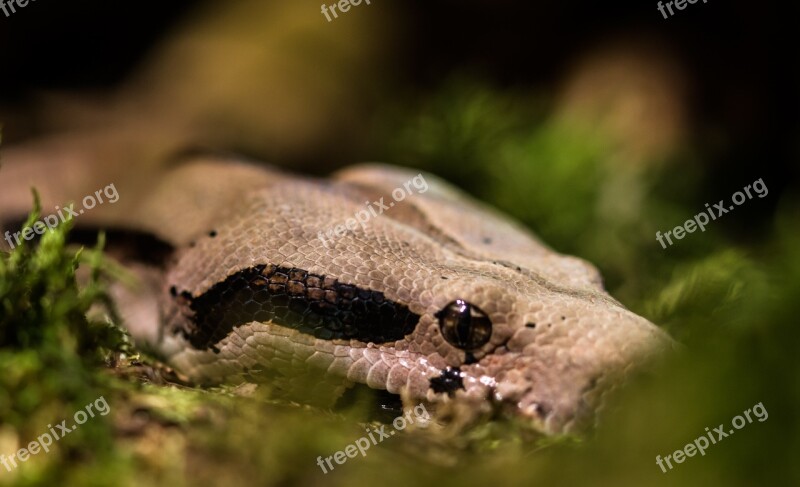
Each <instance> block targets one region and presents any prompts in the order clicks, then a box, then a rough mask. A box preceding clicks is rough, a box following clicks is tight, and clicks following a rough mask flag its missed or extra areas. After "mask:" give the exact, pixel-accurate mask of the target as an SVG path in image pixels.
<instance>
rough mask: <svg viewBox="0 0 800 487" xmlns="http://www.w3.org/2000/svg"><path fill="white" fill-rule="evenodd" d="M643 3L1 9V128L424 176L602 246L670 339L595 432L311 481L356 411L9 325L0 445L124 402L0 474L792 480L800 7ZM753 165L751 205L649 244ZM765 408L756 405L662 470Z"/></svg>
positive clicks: (626, 299)
mask: <svg viewBox="0 0 800 487" xmlns="http://www.w3.org/2000/svg"><path fill="white" fill-rule="evenodd" d="M657 3H658V2H632V1H616V2H601V3H590V2H584V3H578V2H574V1H559V2H556V1H549V0H547V1H536V2H521V1H511V0H495V1H492V2H489V1H488V0H462V1H454V0H453V1H446V0H441V1H425V2H423V1H421V0H409V1H405V2H402V3H400V2H388V1H385V0H372V2H371V4H369V5H367V4H365V3H362V4H361V5H359V6H357V7H352V8H351V9H350V10H349V11H348V12H347V13H342V14H340V15H339V18H337V19H334V20H333V21H331V22H328V21H327V20H326V18H325V16H323V15H322V13H321V12H320V3H319V2H316V3H315V2H310V1H305V0H303V1H295V0H291V1H289V0H282V1H246V0H236V1H230V2H225V3H224V4H221V3H219V2H202V1H189V0H176V1H173V2H169V3H166V4H143V3H121V4H113V3H109V2H100V1H97V0H86V1H80V0H74V1H71V2H54V1H53V0H38V1H37V2H31V3H29V4H28V6H27V7H25V8H17V12H16V13H14V14H12V15H10V16H8V17H5V16H3V15H2V14H0V73H2V75H0V123H2V136H3V145H4V146H14V145H17V144H29V145H35V144H38V143H40V141H43V140H53V139H57V140H59V141H61V143H63V144H64V146H63V147H65V148H66V149H65V150H69V148H71V147H76V146H80V147H81V149H85V150H86V151H88V153H89V154H94V155H95V156H96V157H97V158H101V157H102V158H103V160H106V161H108V164H112V165H113V164H119V165H121V166H127V167H132V168H136V167H142V168H144V167H149V166H150V165H153V164H158V163H159V161H163V160H165V159H167V158H169V157H170V156H171V155H174V154H175V153H179V152H180V151H182V150H185V149H187V148H193V149H195V148H199V149H209V150H225V151H231V152H236V153H240V154H243V155H246V156H250V157H253V158H256V159H258V160H263V161H265V162H266V163H269V164H274V165H278V166H282V167H285V168H288V169H291V170H294V171H298V172H305V173H312V174H318V175H325V174H327V173H330V172H332V171H333V170H335V169H337V168H340V167H343V166H345V165H348V164H351V163H354V162H361V161H384V162H390V163H394V164H400V165H406V166H411V167H417V168H421V169H425V170H428V171H431V172H434V173H436V174H438V175H440V176H442V177H444V178H445V179H447V180H449V181H451V182H453V183H455V184H457V185H458V186H460V187H461V188H463V189H464V190H466V191H468V192H469V193H471V194H473V195H474V196H476V197H477V198H479V199H482V200H484V201H486V202H488V203H490V204H492V205H494V206H497V207H498V208H500V209H502V210H503V211H504V212H506V213H508V214H510V215H512V216H514V217H515V218H517V219H519V220H520V221H522V222H524V223H525V224H526V225H527V226H528V227H530V228H531V229H532V230H533V231H534V232H536V233H537V234H538V235H539V236H540V237H542V239H543V240H544V241H545V242H547V243H548V244H550V245H551V246H552V247H553V248H555V249H556V250H558V251H560V252H564V253H568V254H573V255H577V256H580V257H583V258H585V259H587V260H589V261H591V262H593V263H594V264H595V265H597V266H598V267H599V268H600V270H601V272H602V274H603V276H604V278H605V282H606V287H607V288H608V289H609V291H610V292H611V293H612V294H613V295H614V296H615V297H617V298H618V299H620V300H621V301H622V302H623V303H624V304H625V305H626V306H628V307H629V308H631V309H632V310H634V311H635V312H637V313H639V314H642V315H643V316H646V317H647V318H648V319H650V320H651V321H653V322H655V323H657V324H659V325H661V326H663V327H664V328H665V329H666V330H667V331H669V332H670V333H671V334H672V335H673V336H674V337H675V338H676V339H678V340H679V341H680V342H681V343H683V345H684V347H685V349H684V350H683V352H682V353H681V355H680V356H679V357H676V358H675V359H673V360H672V361H671V362H670V363H668V364H665V365H664V366H663V367H662V368H661V369H659V370H658V371H657V373H656V374H654V375H653V376H651V377H647V378H643V379H641V380H640V382H638V383H636V384H635V385H634V386H632V387H630V388H628V389H627V390H626V391H625V392H624V394H623V397H621V398H620V399H619V404H617V405H616V407H614V408H611V410H609V411H608V413H607V418H606V419H605V421H604V422H603V423H602V425H601V426H600V427H599V428H598V429H597V431H595V432H593V433H592V435H591V436H590V437H589V438H582V439H574V438H565V439H561V438H560V439H555V440H551V439H541V438H529V437H527V436H526V435H521V434H519V433H518V432H516V431H515V430H514V428H513V427H512V426H511V425H498V424H492V425H484V426H483V427H481V428H477V429H475V430H474V431H470V432H468V433H464V434H460V435H453V436H449V437H446V438H439V437H427V436H424V435H423V436H415V435H404V436H403V437H398V438H393V439H392V443H387V444H386V445H382V446H381V448H379V449H377V448H376V449H374V450H371V451H370V453H369V455H368V456H367V457H366V458H363V459H362V458H359V460H358V461H355V460H353V461H350V462H348V463H347V464H346V465H344V466H342V467H341V468H340V469H337V470H336V471H334V472H331V473H329V474H327V475H323V474H322V473H321V471H320V470H319V469H318V467H317V466H316V464H315V461H316V457H317V456H318V455H329V454H331V453H332V452H333V451H336V450H338V449H341V448H343V447H344V446H345V445H346V444H348V443H351V442H352V441H353V440H354V439H355V438H357V437H359V436H360V435H361V434H362V433H361V432H362V431H363V429H362V428H361V427H359V426H358V425H357V424H356V423H355V422H354V421H353V420H352V419H353V418H348V420H344V421H343V420H342V419H341V417H340V416H338V415H333V414H331V415H319V414H316V413H314V412H313V411H312V412H309V411H306V410H303V409H302V408H301V409H298V408H293V407H288V406H287V405H285V404H274V403H272V402H269V401H267V400H260V401H259V400H253V399H252V398H246V399H243V398H241V397H239V396H238V395H237V394H235V393H233V392H231V391H227V390H224V389H223V390H220V391H213V393H211V394H209V393H208V392H206V391H203V390H197V389H192V388H184V387H172V386H169V387H168V386H164V385H163V384H158V381H157V380H154V379H153V378H152V377H151V378H149V379H142V377H141V376H139V375H137V374H136V373H130V372H129V371H128V372H124V371H123V372H120V371H119V366H117V367H115V368H112V370H114V372H113V373H111V374H109V373H108V370H104V369H103V368H102V367H91V366H89V365H87V364H85V363H84V362H80V364H78V362H75V364H77V365H75V367H76V369H75V370H77V369H80V370H81V372H76V371H75V370H73V369H69V371H70V372H69V374H70V375H69V377H70V378H72V380H73V381H74V382H75V383H76V384H77V385H75V384H72V385H70V386H69V387H67V386H64V387H61V386H55V385H53V384H54V383H61V382H63V381H64V380H65V377H62V376H55V377H54V376H53V375H52V374H53V372H51V370H52V367H50V368H48V367H47V366H46V365H47V362H46V361H42V360H39V359H38V358H37V357H41V356H42V353H41V350H39V349H37V350H33V351H31V350H30V349H24V347H22V348H21V347H20V345H19V344H15V343H13V340H12V341H9V340H6V341H5V342H4V343H0V363H3V364H5V365H6V366H7V367H8V370H9V371H10V372H11V373H9V374H7V377H4V378H2V379H0V423H1V424H2V426H0V453H2V452H12V451H14V450H15V448H18V447H19V445H24V444H25V443H26V442H27V441H28V440H29V438H30V437H31V436H35V435H36V434H38V433H39V432H40V431H42V430H44V425H46V424H47V423H49V422H54V421H57V418H62V417H68V415H69V414H71V411H74V410H75V404H76V403H77V402H76V401H79V399H78V398H81V397H89V398H92V397H97V396H98V395H99V393H105V394H106V396H105V397H107V398H108V400H109V403H110V404H111V408H112V411H113V413H112V414H111V415H109V416H108V417H106V418H103V420H102V421H97V422H94V423H92V426H91V428H94V429H91V430H89V426H87V428H82V430H81V431H83V429H86V430H87V432H86V433H85V434H84V433H80V434H78V433H77V432H76V435H75V436H74V437H73V436H70V437H68V438H65V439H64V440H63V441H62V442H60V443H59V445H58V451H55V452H52V453H50V454H48V455H47V456H42V455H39V456H38V457H37V458H36V459H35V463H34V462H33V461H31V462H28V463H27V464H25V465H24V468H21V469H17V470H15V471H14V472H6V471H4V470H3V469H0V485H51V484H52V483H53V482H55V481H56V480H58V481H59V483H66V484H68V485H167V484H170V485H229V484H230V483H232V482H238V483H241V484H244V485H295V484H300V485H328V484H331V485H370V484H373V483H375V484H381V485H405V484H409V483H418V484H424V485H461V486H463V485H483V484H487V483H498V482H499V483H502V484H509V485H537V484H544V483H547V484H551V485H642V484H645V485H678V484H681V485H717V484H726V485H797V484H799V483H800V467H798V464H797V462H796V458H797V454H798V451H799V450H798V446H800V445H798V438H800V435H798V433H800V431H798V424H797V422H798V414H797V407H798V406H799V405H800V403H799V401H798V399H800V388H799V387H798V386H800V379H798V375H797V373H798V372H800V368H799V367H798V360H797V352H796V347H797V345H798V338H800V334H798V332H797V331H796V320H797V316H798V311H800V309H798V304H797V299H796V297H797V295H798V291H800V250H798V244H799V243H800V218H799V217H800V211H798V210H800V208H799V207H798V204H800V201H798V160H800V124H798V117H797V113H798V108H800V103H798V102H799V101H800V100H798V92H799V91H800V90H799V89H800V84H799V83H798V82H799V81H800V78H799V77H798V63H799V61H798V60H800V56H798V53H797V48H798V43H797V37H796V35H795V34H796V33H795V31H796V28H795V27H794V25H793V24H794V23H796V22H795V19H796V18H797V7H796V6H795V5H789V4H785V5H780V6H778V5H777V3H776V2H772V3H758V4H757V3H755V2H744V1H729V2H724V3H723V2H719V1H715V0H710V1H709V2H708V3H703V2H698V3H695V4H689V5H687V7H686V8H685V9H684V10H678V11H676V13H675V15H674V16H672V17H670V18H668V19H664V18H663V17H662V14H661V13H659V11H658V10H657ZM773 3H775V4H774V5H773ZM0 162H2V150H0ZM0 178H2V171H0ZM759 178H760V179H762V180H763V182H764V184H765V185H766V187H767V188H768V190H769V193H768V195H767V196H766V197H764V198H754V199H752V200H749V201H748V202H746V203H744V204H743V205H742V206H740V207H737V208H736V209H735V210H734V211H732V212H731V213H728V214H727V215H725V216H723V217H722V218H720V219H719V220H717V221H714V222H712V223H710V224H709V226H708V228H707V231H706V232H703V233H697V232H696V233H694V234H690V235H687V237H686V238H684V239H683V240H680V241H676V244H675V245H673V246H671V247H668V248H667V249H664V248H662V246H661V245H660V244H659V243H658V242H657V241H656V239H655V233H656V231H661V232H662V233H663V232H666V231H668V230H671V229H672V228H674V227H675V226H677V225H679V224H682V223H683V222H684V221H686V220H687V219H689V218H691V217H693V216H694V215H695V214H696V213H699V212H701V211H703V210H704V205H705V204H706V203H709V204H712V205H713V204H714V203H716V202H717V201H719V200H722V199H724V200H726V201H729V200H730V197H731V195H732V194H733V193H734V192H736V191H739V190H741V189H742V188H743V187H745V186H747V185H748V184H752V183H753V182H754V181H756V180H758V179H759ZM12 277H13V276H12V275H11V274H6V275H5V278H6V279H7V280H10V279H12ZM5 312H6V313H9V311H8V308H7V309H6V311H5ZM65 319H66V318H65ZM74 333H76V334H78V335H80V333H82V332H80V331H75V332H74ZM42 343H44V342H42ZM76 350H77V351H80V347H78V348H76ZM48 353H49V352H48ZM62 358H63V357H62ZM60 359H61V358H59V360H60ZM145 362H146V360H145ZM70 363H72V362H70ZM21 364H22V365H21ZM25 364H27V365H25ZM65 370H66V369H65ZM98 370H99V371H98ZM65 374H66V372H65ZM73 386H74V387H73ZM76 391H77V392H76ZM759 402H762V403H763V405H764V407H765V408H766V410H767V411H768V412H769V419H768V420H766V421H765V422H763V423H753V424H752V425H749V426H747V427H745V428H744V429H743V430H742V431H741V432H737V434H736V435H735V436H733V437H730V438H727V439H725V440H724V442H722V443H721V444H718V445H715V446H713V447H712V448H711V449H709V451H708V452H707V454H706V455H705V456H703V457H694V458H690V459H687V461H686V462H684V463H683V464H681V465H679V466H678V467H677V468H676V469H675V470H672V471H670V472H668V473H666V474H665V473H662V472H661V470H660V469H659V468H658V467H657V466H656V464H655V456H656V455H661V456H665V455H667V454H670V453H672V452H673V451H675V450H677V449H680V448H682V447H683V446H684V445H685V444H687V443H689V442H691V441H692V440H693V439H694V438H696V437H697V436H699V435H701V434H702V433H703V432H704V428H705V427H707V426H708V427H711V428H713V427H715V426H717V425H718V424H720V423H726V424H729V422H730V419H731V418H732V417H733V416H735V415H737V414H739V413H741V412H742V411H744V410H745V409H747V408H750V407H752V406H753V405H754V404H756V403H759ZM353 414H354V415H355V414H357V413H353Z"/></svg>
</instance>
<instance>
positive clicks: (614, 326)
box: [472, 308, 673, 434]
mask: <svg viewBox="0 0 800 487" xmlns="http://www.w3.org/2000/svg"><path fill="white" fill-rule="evenodd" d="M578 316H579V317H577V318H572V319H570V318H567V319H563V320H562V319H561V318H560V317H559V319H558V320H547V321H546V320H540V321H539V323H540V324H542V323H544V325H542V326H536V327H530V326H525V323H527V321H526V320H524V319H523V320H521V322H520V324H512V332H511V333H510V336H509V339H508V341H506V342H505V344H504V346H503V348H502V353H495V354H490V355H487V356H484V357H482V358H481V360H480V361H479V362H478V363H477V364H474V365H473V366H472V367H474V369H473V373H475V374H476V376H479V377H481V376H482V377H491V378H493V384H492V388H491V391H490V396H491V400H492V403H493V404H494V406H495V409H497V410H500V411H502V412H503V413H504V414H505V415H507V416H512V417H521V418H524V419H525V420H527V421H530V422H531V423H533V425H534V427H535V428H536V429H539V430H541V431H543V432H545V433H548V434H562V433H580V432H583V431H585V430H586V429H588V428H590V427H592V426H593V425H594V424H595V423H596V419H597V412H598V410H601V409H602V406H603V404H604V403H605V402H606V398H607V397H609V396H610V395H612V394H613V391H614V390H616V389H617V388H619V386H621V385H622V384H623V383H624V382H625V381H626V378H627V377H628V376H630V375H631V373H632V372H635V371H638V370H641V369H642V368H643V366H644V365H645V364H648V363H651V362H652V361H653V360H654V359H655V358H657V357H658V356H660V355H661V352H663V351H664V350H667V349H669V348H670V345H671V344H673V342H672V340H671V339H670V338H669V337H668V336H667V335H666V333H664V332H663V331H661V330H660V329H658V328H657V327H656V326H655V325H653V324H652V323H650V322H648V321H647V320H645V319H643V318H641V317H639V316H636V315H635V314H633V313H631V312H629V311H627V310H624V309H622V308H614V309H611V310H605V309H596V310H593V313H581V314H580V315H578ZM523 318H524V317H523ZM550 323H553V324H552V326H550Z"/></svg>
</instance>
